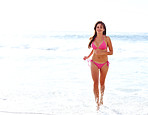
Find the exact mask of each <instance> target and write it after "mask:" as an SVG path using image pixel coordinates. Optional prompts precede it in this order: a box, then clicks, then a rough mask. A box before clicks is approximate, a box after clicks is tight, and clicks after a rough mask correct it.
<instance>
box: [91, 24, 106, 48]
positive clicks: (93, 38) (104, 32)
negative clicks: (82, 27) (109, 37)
mask: <svg viewBox="0 0 148 115" xmlns="http://www.w3.org/2000/svg"><path fill="white" fill-rule="evenodd" d="M98 24H102V26H103V28H104V31H103V35H106V26H105V24H104V23H103V22H102V21H98V22H97V23H96V24H95V27H94V30H95V33H94V35H93V36H92V37H91V38H90V42H89V44H88V48H90V47H91V44H92V42H93V41H94V40H95V38H96V37H97V32H96V27H97V25H98Z"/></svg>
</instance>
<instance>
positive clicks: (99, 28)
mask: <svg viewBox="0 0 148 115" xmlns="http://www.w3.org/2000/svg"><path fill="white" fill-rule="evenodd" d="M104 30H105V29H104V27H103V25H102V24H98V25H97V26H96V32H97V33H102V34H103V32H104Z"/></svg>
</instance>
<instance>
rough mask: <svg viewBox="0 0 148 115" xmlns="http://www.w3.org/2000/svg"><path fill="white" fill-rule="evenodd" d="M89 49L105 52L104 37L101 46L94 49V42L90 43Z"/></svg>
mask: <svg viewBox="0 0 148 115" xmlns="http://www.w3.org/2000/svg"><path fill="white" fill-rule="evenodd" d="M91 47H92V48H93V49H101V50H105V49H106V48H107V46H106V43H105V41H104V37H103V42H102V44H101V45H100V46H99V47H96V46H95V44H94V41H93V42H92V44H91Z"/></svg>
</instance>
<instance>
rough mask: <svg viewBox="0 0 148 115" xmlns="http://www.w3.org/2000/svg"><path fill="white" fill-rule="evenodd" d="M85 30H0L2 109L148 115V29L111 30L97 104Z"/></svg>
mask: <svg viewBox="0 0 148 115" xmlns="http://www.w3.org/2000/svg"><path fill="white" fill-rule="evenodd" d="M90 36H92V34H90V33H88V32H49V33H44V34H24V35H1V36H0V114H2V115H18V114H19V115H40V114H41V115H148V111H147V108H148V78H147V76H148V71H147V69H148V64H147V63H148V33H110V34H109V35H108V36H110V38H111V40H112V44H113V50H114V53H113V55H111V56H108V57H109V62H110V65H109V71H108V74H107V77H106V82H105V85H106V88H105V94H104V104H103V105H102V106H101V107H100V110H97V109H96V103H95V99H94V94H93V81H92V78H91V73H90V67H89V66H88V63H87V61H84V60H83V57H84V56H86V55H88V54H89V53H90V51H91V50H90V49H88V48H87V46H88V42H89V37H90Z"/></svg>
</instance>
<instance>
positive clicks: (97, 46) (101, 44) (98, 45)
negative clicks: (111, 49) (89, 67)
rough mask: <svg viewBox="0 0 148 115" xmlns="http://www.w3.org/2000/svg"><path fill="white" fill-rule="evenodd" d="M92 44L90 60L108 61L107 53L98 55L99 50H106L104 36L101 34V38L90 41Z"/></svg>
mask: <svg viewBox="0 0 148 115" xmlns="http://www.w3.org/2000/svg"><path fill="white" fill-rule="evenodd" d="M92 46H93V56H92V60H93V61H95V62H98V63H104V62H106V61H108V56H107V55H99V53H97V52H99V50H101V51H107V40H106V36H103V38H102V40H100V41H99V40H98V41H96V39H95V40H94V41H93V42H92Z"/></svg>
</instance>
